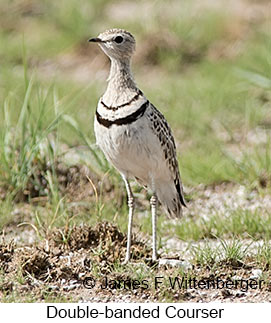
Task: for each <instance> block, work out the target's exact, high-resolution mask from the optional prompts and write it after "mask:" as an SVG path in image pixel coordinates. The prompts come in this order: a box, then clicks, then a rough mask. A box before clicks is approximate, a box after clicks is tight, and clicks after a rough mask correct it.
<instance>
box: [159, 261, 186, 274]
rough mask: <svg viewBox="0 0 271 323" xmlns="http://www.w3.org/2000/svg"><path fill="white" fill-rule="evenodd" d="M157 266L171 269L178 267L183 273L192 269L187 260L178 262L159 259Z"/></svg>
mask: <svg viewBox="0 0 271 323" xmlns="http://www.w3.org/2000/svg"><path fill="white" fill-rule="evenodd" d="M158 266H159V267H161V266H171V267H179V268H182V269H183V270H184V271H187V270H189V269H192V264H191V263H190V262H189V261H187V260H178V259H166V258H162V259H159V262H158Z"/></svg>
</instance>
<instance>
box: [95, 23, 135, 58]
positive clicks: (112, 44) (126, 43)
mask: <svg viewBox="0 0 271 323" xmlns="http://www.w3.org/2000/svg"><path fill="white" fill-rule="evenodd" d="M89 41H90V42H95V43H98V45H99V46H100V47H101V48H102V50H103V51H104V52H105V54H106V55H107V56H108V57H110V58H113V59H117V60H123V59H129V58H130V57H131V56H132V54H133V52H134V50H135V39H134V37H133V35H132V34H130V33H129V32H128V31H126V30H123V29H109V30H106V31H105V32H103V33H101V34H99V35H98V37H96V38H90V39H89Z"/></svg>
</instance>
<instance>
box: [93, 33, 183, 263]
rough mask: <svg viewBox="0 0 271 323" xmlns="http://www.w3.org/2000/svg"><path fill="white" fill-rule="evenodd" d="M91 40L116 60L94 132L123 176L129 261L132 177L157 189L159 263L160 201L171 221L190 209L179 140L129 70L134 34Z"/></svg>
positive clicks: (154, 192)
mask: <svg viewBox="0 0 271 323" xmlns="http://www.w3.org/2000/svg"><path fill="white" fill-rule="evenodd" d="M89 41H90V42H95V43H97V44H98V45H99V46H100V47H101V49H102V50H103V51H104V53H105V54H106V55H107V56H108V57H109V58H110V60H111V68H110V74H109V78H108V86H107V89H106V91H105V93H104V95H103V96H102V97H101V98H100V100H99V102H98V107H97V110H96V116H95V121H94V130H95V135H96V140H97V144H98V145H99V147H100V148H101V150H102V151H103V153H104V154H105V156H106V158H107V159H108V160H109V161H110V162H111V163H112V164H113V165H114V167H115V168H116V169H117V170H118V171H119V172H120V174H121V176H122V178H123V180H124V183H125V186H126V190H127V194H128V207H129V218H128V235H127V251H126V257H125V261H124V263H127V262H128V261H129V260H130V248H131V238H132V223H133V214H134V197H133V193H132V190H131V187H130V184H129V181H128V180H129V179H130V178H135V179H136V180H137V181H138V182H139V183H140V184H142V185H144V186H145V187H148V188H149V189H151V191H152V197H151V199H150V204H151V214H152V232H153V234H152V235H153V252H152V259H153V260H157V243H156V240H157V239H156V221H157V220H156V211H157V198H158V200H159V201H160V202H161V204H162V205H163V206H164V207H165V209H166V211H167V213H168V215H169V216H170V217H172V218H173V217H177V218H178V217H181V215H182V206H185V200H184V195H183V188H182V183H181V179H180V173H179V169H178V162H177V158H176V146H175V142H174V138H173V136H172V132H171V130H170V128H169V126H168V123H167V121H166V119H165V118H164V116H163V115H162V113H161V112H159V111H158V110H157V109H156V108H155V107H154V106H153V105H152V104H151V103H150V102H149V101H148V100H147V98H146V97H145V96H144V94H143V92H142V91H140V90H139V89H138V88H137V86H136V84H135V81H134V79H133V76H132V73H131V69H130V60H131V57H132V54H133V52H134V51H135V39H134V37H133V35H131V34H130V33H129V32H127V31H125V30H123V29H110V30H107V31H105V32H103V33H101V34H100V35H99V36H98V37H96V38H91V39H89Z"/></svg>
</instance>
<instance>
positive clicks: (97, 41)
mask: <svg viewBox="0 0 271 323" xmlns="http://www.w3.org/2000/svg"><path fill="white" fill-rule="evenodd" d="M88 41H89V42H92V43H102V40H101V38H98V37H96V38H90V39H89V40H88Z"/></svg>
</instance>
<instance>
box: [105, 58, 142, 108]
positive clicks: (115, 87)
mask: <svg viewBox="0 0 271 323" xmlns="http://www.w3.org/2000/svg"><path fill="white" fill-rule="evenodd" d="M136 92H137V87H136V84H135V81H134V79H133V76H132V73H131V68H130V60H129V59H124V60H121V61H120V60H116V59H113V58H111V67H110V74H109V78H108V86H107V89H106V91H105V93H104V95H103V101H104V103H105V104H107V105H108V106H118V105H121V104H124V103H126V102H128V101H129V100H131V98H132V97H133V96H134V94H135V93H136Z"/></svg>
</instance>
